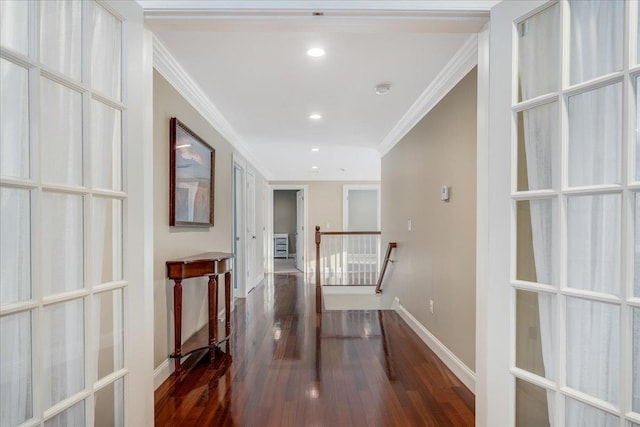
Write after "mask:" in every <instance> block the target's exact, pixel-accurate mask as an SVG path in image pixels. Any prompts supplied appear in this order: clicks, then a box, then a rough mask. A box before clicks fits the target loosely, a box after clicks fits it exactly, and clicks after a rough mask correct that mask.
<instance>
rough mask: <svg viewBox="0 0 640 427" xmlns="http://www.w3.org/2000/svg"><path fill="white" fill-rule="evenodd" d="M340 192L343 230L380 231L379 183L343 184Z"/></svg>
mask: <svg viewBox="0 0 640 427" xmlns="http://www.w3.org/2000/svg"><path fill="white" fill-rule="evenodd" d="M342 194H343V201H342V206H343V210H342V212H343V224H344V231H380V226H381V222H380V186H379V185H345V186H343V190H342Z"/></svg>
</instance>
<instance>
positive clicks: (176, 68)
mask: <svg viewBox="0 0 640 427" xmlns="http://www.w3.org/2000/svg"><path fill="white" fill-rule="evenodd" d="M153 68H155V69H156V70H157V71H158V72H159V73H160V74H161V75H162V77H164V78H165V79H166V80H167V81H168V82H169V83H170V84H171V86H173V87H174V88H175V89H176V90H177V91H178V93H180V95H182V96H183V97H184V98H185V99H186V100H187V102H189V103H190V104H191V105H192V106H193V108H195V109H196V111H198V113H200V114H201V115H202V117H204V119H205V120H206V121H208V122H209V124H211V126H213V128H214V129H215V130H216V131H218V132H219V133H220V134H221V135H222V136H223V137H224V138H225V139H226V140H227V141H228V142H229V144H231V146H232V147H233V148H235V149H236V151H237V152H238V154H240V155H241V156H242V157H244V159H245V160H246V161H247V162H248V163H249V164H250V165H251V166H252V167H253V169H255V170H257V171H258V172H259V173H260V174H261V175H262V176H263V177H264V178H265V179H266V180H269V179H271V174H270V173H269V172H268V170H267V169H266V168H265V167H264V165H262V164H261V163H260V162H259V161H258V160H257V159H256V158H255V156H253V154H251V151H250V150H249V148H248V147H247V146H246V144H244V143H243V142H242V139H241V138H240V135H238V133H237V132H236V131H235V130H234V129H233V127H232V126H231V124H230V123H229V122H228V121H227V119H226V118H225V117H224V116H223V115H222V113H220V110H218V108H217V107H216V106H215V105H214V104H213V102H211V100H210V99H209V97H208V96H207V95H206V94H205V93H204V92H203V91H202V89H201V88H200V86H198V84H197V83H196V82H195V81H194V80H193V78H191V76H190V75H189V74H188V73H187V72H186V71H185V69H184V68H182V65H180V63H179V62H178V61H177V60H176V59H175V57H174V56H173V55H172V54H171V52H169V50H168V49H167V47H166V46H165V45H164V44H163V43H162V42H161V41H160V40H159V39H158V37H157V36H156V35H155V34H154V35H153Z"/></svg>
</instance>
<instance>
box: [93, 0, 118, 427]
mask: <svg viewBox="0 0 640 427" xmlns="http://www.w3.org/2000/svg"><path fill="white" fill-rule="evenodd" d="M120 67H121V23H120V21H118V20H117V19H116V18H115V17H114V16H113V15H111V14H110V13H109V12H107V11H106V10H105V9H103V8H102V7H100V6H99V5H97V4H95V5H94V10H93V14H92V38H91V85H92V87H93V88H94V89H97V90H98V91H100V92H101V93H104V94H105V95H107V96H111V97H113V98H116V99H120V90H121V71H120ZM91 113H92V120H91V129H90V135H91V149H92V160H91V177H92V186H93V187H94V188H105V189H111V190H121V189H122V148H121V147H122V137H121V113H120V111H117V110H115V109H113V108H111V107H109V106H107V105H105V104H102V103H101V102H99V101H93V102H92V110H91ZM91 225H92V230H93V248H92V249H93V251H92V252H93V253H92V266H93V267H92V277H91V283H92V284H93V285H97V284H100V283H104V282H108V281H115V280H122V203H121V202H119V201H114V200H113V199H109V198H104V199H98V198H94V200H93V210H92V224H91ZM94 301H95V302H96V303H95V304H94V306H93V307H94V310H93V311H92V316H93V319H94V324H95V325H99V329H98V336H99V337H100V339H98V340H94V344H95V345H96V347H94V349H93V351H95V352H96V353H95V354H96V360H97V364H96V365H95V366H94V369H95V370H96V375H95V377H96V378H98V379H99V378H100V377H101V376H104V375H106V374H109V373H111V372H113V371H114V370H117V369H120V368H122V367H123V366H124V361H123V355H124V352H123V348H122V344H123V341H122V334H123V329H122V327H123V326H122V308H123V306H122V303H123V301H122V292H119V291H115V292H110V293H108V294H104V295H102V296H101V298H96V299H94ZM98 301H100V303H99V302H98ZM101 303H102V304H106V306H105V307H101V306H100V304H101ZM102 308H104V310H103V309H102ZM103 333H104V335H105V336H104V337H103ZM102 346H105V347H107V348H106V349H105V348H101V347H102ZM105 352H106V353H110V354H109V355H108V356H107V355H105V356H104V357H102V356H101V354H105ZM113 399H114V400H113V411H114V413H113V414H112V415H113V419H112V420H110V424H111V425H114V426H122V425H123V423H124V406H123V405H124V395H123V388H122V387H115V388H114V396H113ZM95 404H96V405H99V404H100V401H99V399H96V401H95ZM96 410H98V409H96Z"/></svg>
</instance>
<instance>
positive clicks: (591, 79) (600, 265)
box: [478, 0, 640, 427]
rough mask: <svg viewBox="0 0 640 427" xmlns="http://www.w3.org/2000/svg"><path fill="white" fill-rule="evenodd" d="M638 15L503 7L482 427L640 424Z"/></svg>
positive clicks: (493, 73) (496, 30)
mask: <svg viewBox="0 0 640 427" xmlns="http://www.w3.org/2000/svg"><path fill="white" fill-rule="evenodd" d="M638 13H639V12H638V3H637V2H635V1H634V2H629V1H615V0H604V1H599V0H591V1H567V0H562V1H559V2H539V1H506V2H502V3H500V4H498V5H497V6H495V7H494V8H493V9H492V14H491V35H490V51H491V53H490V57H491V60H490V89H489V91H490V92H489V93H490V97H489V99H490V101H489V103H490V121H489V152H488V155H489V157H488V164H489V167H488V170H489V171H490V172H489V185H488V188H489V189H490V193H489V207H488V212H489V215H488V218H489V220H488V221H489V228H488V232H489V233H488V235H489V237H488V241H489V247H488V249H489V253H490V254H491V256H490V258H491V260H490V261H489V275H488V281H489V282H490V284H489V285H488V286H489V288H490V289H491V293H490V294H489V297H490V299H491V300H492V301H491V302H489V303H487V304H488V305H487V308H488V309H489V311H490V313H489V314H488V315H487V318H488V322H487V328H488V330H489V332H488V334H487V335H488V341H489V342H490V344H488V347H487V348H488V351H487V355H488V357H487V365H486V366H487V377H486V378H484V379H481V381H484V384H481V387H479V390H480V391H479V392H485V393H487V396H485V397H483V399H486V403H483V405H486V408H484V407H483V408H481V409H480V411H479V412H480V417H479V419H478V424H479V425H516V426H581V427H583V426H584V427H589V426H594V427H595V426H611V427H613V426H618V427H630V426H638V425H640V220H639V216H640V149H639V148H638V145H639V141H640V138H639V135H640V131H638V128H639V127H640V123H639V118H640V116H639V113H638V112H639V111H640V109H639V108H638V107H637V104H638V101H639V100H640V95H639V93H638V89H639V87H638V83H639V82H640V66H639V63H638V60H639V58H640V55H639V54H638V49H639V48H640V44H639V43H638V40H639V35H638V25H637V24H638ZM505 224H510V226H509V228H508V229H505ZM494 297H495V298H494ZM507 306H508V307H509V308H510V309H509V310H508V311H507V310H506V307H507ZM501 307H502V310H503V311H502V312H499V311H495V312H494V311H493V310H500V308H501ZM479 369H481V367H480V368H479ZM506 402H508V408H509V410H508V411H505V403H506Z"/></svg>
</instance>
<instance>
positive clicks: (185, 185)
mask: <svg viewBox="0 0 640 427" xmlns="http://www.w3.org/2000/svg"><path fill="white" fill-rule="evenodd" d="M169 140H170V141H169V149H170V154H169V167H170V173H169V177H170V187H169V188H170V195H169V225H171V226H186V227H211V226H213V206H214V203H213V202H214V198H213V194H214V191H213V190H214V177H215V159H216V151H215V150H214V149H213V148H212V147H211V146H210V145H209V144H207V143H206V142H205V141H204V140H203V139H202V138H200V137H199V136H198V135H196V134H195V133H194V132H193V131H192V130H191V129H189V128H188V127H187V126H186V125H185V124H184V123H182V122H181V121H180V120H178V119H177V118H175V117H172V118H171V122H170V131H169Z"/></svg>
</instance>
